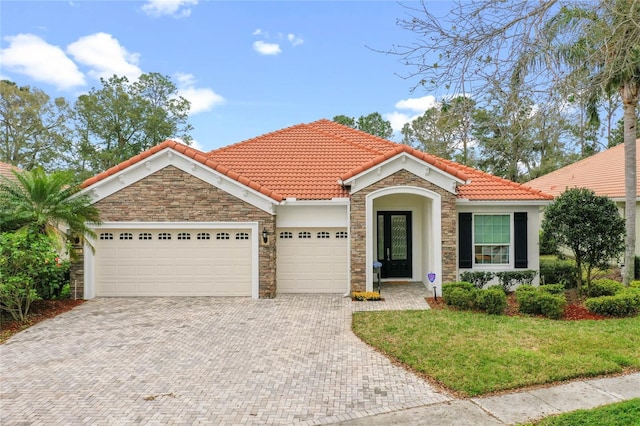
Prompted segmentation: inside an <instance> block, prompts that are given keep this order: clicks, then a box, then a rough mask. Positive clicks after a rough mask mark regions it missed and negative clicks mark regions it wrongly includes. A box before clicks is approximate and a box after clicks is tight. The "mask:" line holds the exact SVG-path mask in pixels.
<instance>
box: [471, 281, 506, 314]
mask: <svg viewBox="0 0 640 426" xmlns="http://www.w3.org/2000/svg"><path fill="white" fill-rule="evenodd" d="M475 296H476V298H475V306H476V307H477V308H478V309H481V310H483V311H486V312H487V313H488V314H491V315H502V314H504V311H505V309H507V295H506V294H505V293H504V291H503V290H502V288H500V287H497V286H492V287H490V288H488V289H486V290H477V291H476V294H475Z"/></svg>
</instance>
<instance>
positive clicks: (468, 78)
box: [392, 0, 640, 282]
mask: <svg viewBox="0 0 640 426" xmlns="http://www.w3.org/2000/svg"><path fill="white" fill-rule="evenodd" d="M410 15H411V16H410V17H409V18H407V19H401V20H399V24H400V25H401V26H402V27H403V28H405V29H408V30H410V31H413V32H414V33H416V35H417V36H418V41H417V42H416V43H414V44H413V45H410V46H398V47H396V48H394V49H393V50H392V53H396V54H398V55H400V56H402V58H403V60H404V62H405V63H406V64H407V65H409V66H411V67H412V69H413V71H412V72H411V74H410V76H419V78H420V84H423V85H425V86H426V87H431V88H440V87H444V88H447V89H450V90H453V91H454V93H462V92H466V93H472V94H474V95H475V94H482V93H486V92H487V89H488V88H490V87H491V86H492V84H494V83H495V82H496V81H511V80H512V79H513V78H514V76H516V77H517V79H519V80H520V81H522V82H525V83H526V85H527V87H530V90H531V93H532V94H536V95H537V97H536V99H535V101H536V102H540V100H541V96H542V95H543V94H544V95H547V99H548V95H550V94H552V93H554V92H555V91H556V90H557V88H558V86H559V85H561V84H564V83H566V81H567V80H568V79H574V80H575V79H582V78H584V79H585V80H583V81H584V82H585V84H583V85H582V86H581V87H582V88H583V89H584V90H586V91H592V95H591V96H587V99H590V100H591V101H592V102H589V104H590V105H591V107H590V110H591V112H595V111H597V107H598V105H599V103H598V101H599V98H601V96H598V95H601V94H610V93H612V92H614V91H615V92H617V93H618V94H619V95H620V97H621V99H622V105H623V119H624V123H625V127H624V135H625V136H624V141H625V187H626V195H625V201H626V207H625V217H626V227H627V228H626V231H627V240H626V249H625V264H626V265H628V266H629V267H627V268H625V275H624V280H625V282H628V281H629V280H630V279H631V278H632V277H633V272H634V271H633V269H634V268H633V267H632V265H633V258H634V257H633V256H634V252H635V210H636V192H637V188H636V170H635V167H636V166H635V157H636V153H635V134H636V130H635V125H636V124H635V123H636V121H637V107H638V88H639V87H640V66H639V64H640V43H638V42H637V41H638V40H640V21H638V19H637V17H638V16H640V1H638V0H600V1H595V0H593V1H589V0H586V1H584V2H574V1H569V0H566V1H562V0H547V1H539V2H531V1H528V0H514V1H509V2H505V1H502V0H488V1H467V0H456V1H454V3H453V6H452V8H451V10H450V12H449V14H448V15H447V16H444V17H439V16H436V15H434V14H433V13H432V12H430V11H429V10H428V7H427V5H426V3H424V2H423V3H422V7H420V8H410ZM591 116H594V114H591Z"/></svg>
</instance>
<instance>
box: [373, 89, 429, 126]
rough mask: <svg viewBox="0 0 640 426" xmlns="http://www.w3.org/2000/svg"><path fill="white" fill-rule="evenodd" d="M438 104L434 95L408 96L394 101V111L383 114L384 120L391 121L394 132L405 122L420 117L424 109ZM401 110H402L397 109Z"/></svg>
mask: <svg viewBox="0 0 640 426" xmlns="http://www.w3.org/2000/svg"><path fill="white" fill-rule="evenodd" d="M437 104H438V101H436V98H435V96H432V95H427V96H423V97H421V98H408V99H403V100H401V101H398V102H396V104H395V107H396V111H393V112H390V113H387V114H384V118H385V120H388V121H389V122H390V123H391V127H392V128H393V130H394V132H399V131H400V130H402V126H404V125H405V123H409V122H411V121H413V120H415V119H416V118H418V117H420V116H421V115H422V114H424V112H425V111H426V110H428V109H429V108H433V107H434V106H436V105H437ZM398 110H402V111H398Z"/></svg>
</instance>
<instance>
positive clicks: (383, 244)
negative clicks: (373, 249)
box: [377, 212, 413, 278]
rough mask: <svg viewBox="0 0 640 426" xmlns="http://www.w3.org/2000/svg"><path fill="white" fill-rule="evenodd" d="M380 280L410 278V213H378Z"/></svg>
mask: <svg viewBox="0 0 640 426" xmlns="http://www.w3.org/2000/svg"><path fill="white" fill-rule="evenodd" d="M377 252H378V261H379V262H381V263H382V271H381V274H382V278H411V277H412V276H413V274H412V271H411V263H412V262H411V212H378V250H377Z"/></svg>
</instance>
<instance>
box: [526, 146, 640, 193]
mask: <svg viewBox="0 0 640 426" xmlns="http://www.w3.org/2000/svg"><path fill="white" fill-rule="evenodd" d="M636 150H637V151H640V139H637V140H636ZM636 167H637V168H638V169H640V156H638V155H637V156H636ZM636 178H637V179H638V186H639V187H640V175H637V176H636ZM525 185H528V186H530V187H532V188H535V189H539V190H541V191H544V192H546V193H548V194H552V195H554V196H557V195H560V194H561V193H562V192H564V191H565V190H566V189H568V188H589V189H591V190H593V191H594V192H595V193H596V195H606V196H608V197H610V198H624V196H625V195H624V192H625V191H624V145H623V144H620V145H617V146H614V147H613V148H609V149H607V150H606V151H602V152H599V153H598V154H595V155H592V156H591V157H587V158H585V159H583V160H580V161H578V162H576V163H573V164H570V165H568V166H566V167H563V168H561V169H558V170H556V171H554V172H551V173H549V174H546V175H544V176H540V177H539V178H536V179H533V180H531V181H529V182H527V183H526V184H525Z"/></svg>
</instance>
